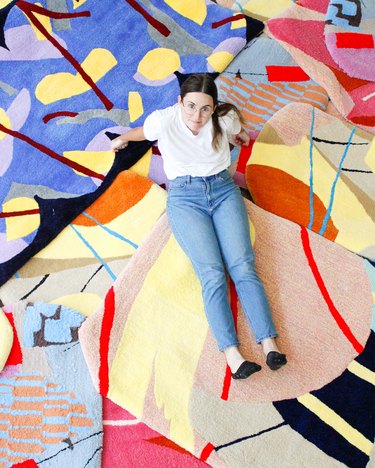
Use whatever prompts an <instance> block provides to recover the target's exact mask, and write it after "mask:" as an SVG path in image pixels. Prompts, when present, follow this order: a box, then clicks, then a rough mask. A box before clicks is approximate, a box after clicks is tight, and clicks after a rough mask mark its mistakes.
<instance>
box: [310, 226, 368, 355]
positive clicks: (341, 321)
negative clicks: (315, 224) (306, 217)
mask: <svg viewBox="0 0 375 468" xmlns="http://www.w3.org/2000/svg"><path fill="white" fill-rule="evenodd" d="M301 239H302V245H303V249H304V251H305V255H306V258H307V261H308V263H309V266H310V269H311V271H312V274H313V275H314V279H315V281H316V284H317V285H318V288H319V289H320V292H321V294H322V296H323V298H324V300H325V301H326V304H327V306H328V309H329V311H330V312H331V314H332V317H333V318H334V320H335V321H336V323H337V325H338V326H339V328H340V330H341V331H342V332H343V334H344V335H345V337H346V338H347V339H348V341H349V342H350V343H351V345H352V346H353V348H354V349H355V350H356V351H357V353H361V352H362V351H363V350H364V347H363V345H361V343H360V342H359V341H358V340H357V338H356V337H355V336H354V335H353V333H352V331H351V330H350V328H349V326H348V324H347V323H346V322H345V320H344V318H343V317H342V315H341V314H340V312H339V311H338V310H337V309H336V307H335V304H334V303H333V301H332V299H331V296H330V295H329V292H328V291H327V288H326V286H325V284H324V280H323V278H322V276H321V274H320V272H319V269H318V266H317V264H316V262H315V259H314V255H313V253H312V250H311V246H310V240H309V234H308V232H307V229H306V228H305V227H301Z"/></svg>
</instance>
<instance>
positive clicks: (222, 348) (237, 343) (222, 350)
mask: <svg viewBox="0 0 375 468" xmlns="http://www.w3.org/2000/svg"><path fill="white" fill-rule="evenodd" d="M232 346H237V347H238V346H240V342H239V341H235V342H234V343H233V344H229V345H225V346H219V351H221V352H222V353H223V352H224V351H225V350H226V349H228V348H232Z"/></svg>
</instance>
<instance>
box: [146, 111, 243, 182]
mask: <svg viewBox="0 0 375 468" xmlns="http://www.w3.org/2000/svg"><path fill="white" fill-rule="evenodd" d="M219 123H220V126H221V128H222V129H223V134H222V138H221V143H220V147H219V149H218V150H217V151H215V150H214V149H213V147H212V134H213V128H212V127H213V125H212V119H210V120H209V121H208V122H207V123H206V124H205V125H204V126H203V127H202V128H201V129H200V131H199V133H198V135H194V134H193V133H192V132H191V130H189V128H188V127H187V126H186V124H185V123H184V122H183V120H182V116H181V109H180V108H179V105H178V104H175V105H174V106H171V107H167V108H166V109H162V110H156V111H154V112H152V113H151V114H150V115H149V116H148V117H147V118H146V120H145V122H144V124H143V131H144V134H145V137H146V139H147V140H151V141H152V140H158V147H159V150H160V153H161V155H162V157H163V162H164V171H165V173H166V176H167V177H168V179H169V180H172V179H174V178H176V177H178V176H185V175H191V176H193V177H197V176H199V177H207V176H210V175H213V174H217V173H218V172H220V171H222V170H224V169H227V168H228V167H229V165H230V163H231V158H230V150H229V140H228V138H229V137H230V136H231V135H237V134H238V133H240V131H241V123H240V121H239V119H238V117H237V115H236V113H235V112H234V111H230V112H228V114H227V115H225V116H223V117H220V118H219Z"/></svg>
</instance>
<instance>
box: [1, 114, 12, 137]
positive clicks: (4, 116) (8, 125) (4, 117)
mask: <svg viewBox="0 0 375 468" xmlns="http://www.w3.org/2000/svg"><path fill="white" fill-rule="evenodd" d="M0 123H1V124H2V125H4V127H6V128H9V129H10V128H12V124H11V123H10V119H9V117H8V115H7V113H6V112H5V110H4V109H3V108H1V107H0ZM7 136H8V134H7V133H4V132H1V131H0V141H1V140H4V138H6V137H7Z"/></svg>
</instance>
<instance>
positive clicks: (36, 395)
mask: <svg viewBox="0 0 375 468" xmlns="http://www.w3.org/2000/svg"><path fill="white" fill-rule="evenodd" d="M92 426H93V421H92V420H91V418H89V417H87V410H86V406H85V405H84V404H81V403H79V402H78V401H77V400H76V399H75V397H74V395H73V394H72V393H71V392H67V391H64V390H63V389H62V387H61V386H60V385H57V384H55V383H54V382H52V381H51V380H50V379H48V378H45V377H43V376H41V375H37V374H23V375H16V376H14V377H12V378H8V379H7V378H2V379H1V380H0V467H3V466H4V467H5V466H9V465H8V464H9V463H12V464H13V463H20V462H22V461H23V460H27V459H29V458H34V457H35V456H37V455H38V454H41V453H43V452H44V451H45V450H47V449H48V446H49V445H55V444H59V443H60V442H62V441H67V443H68V444H70V443H71V442H70V441H71V440H72V439H74V438H75V437H77V436H82V435H84V434H86V433H87V430H88V428H91V427H92Z"/></svg>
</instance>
